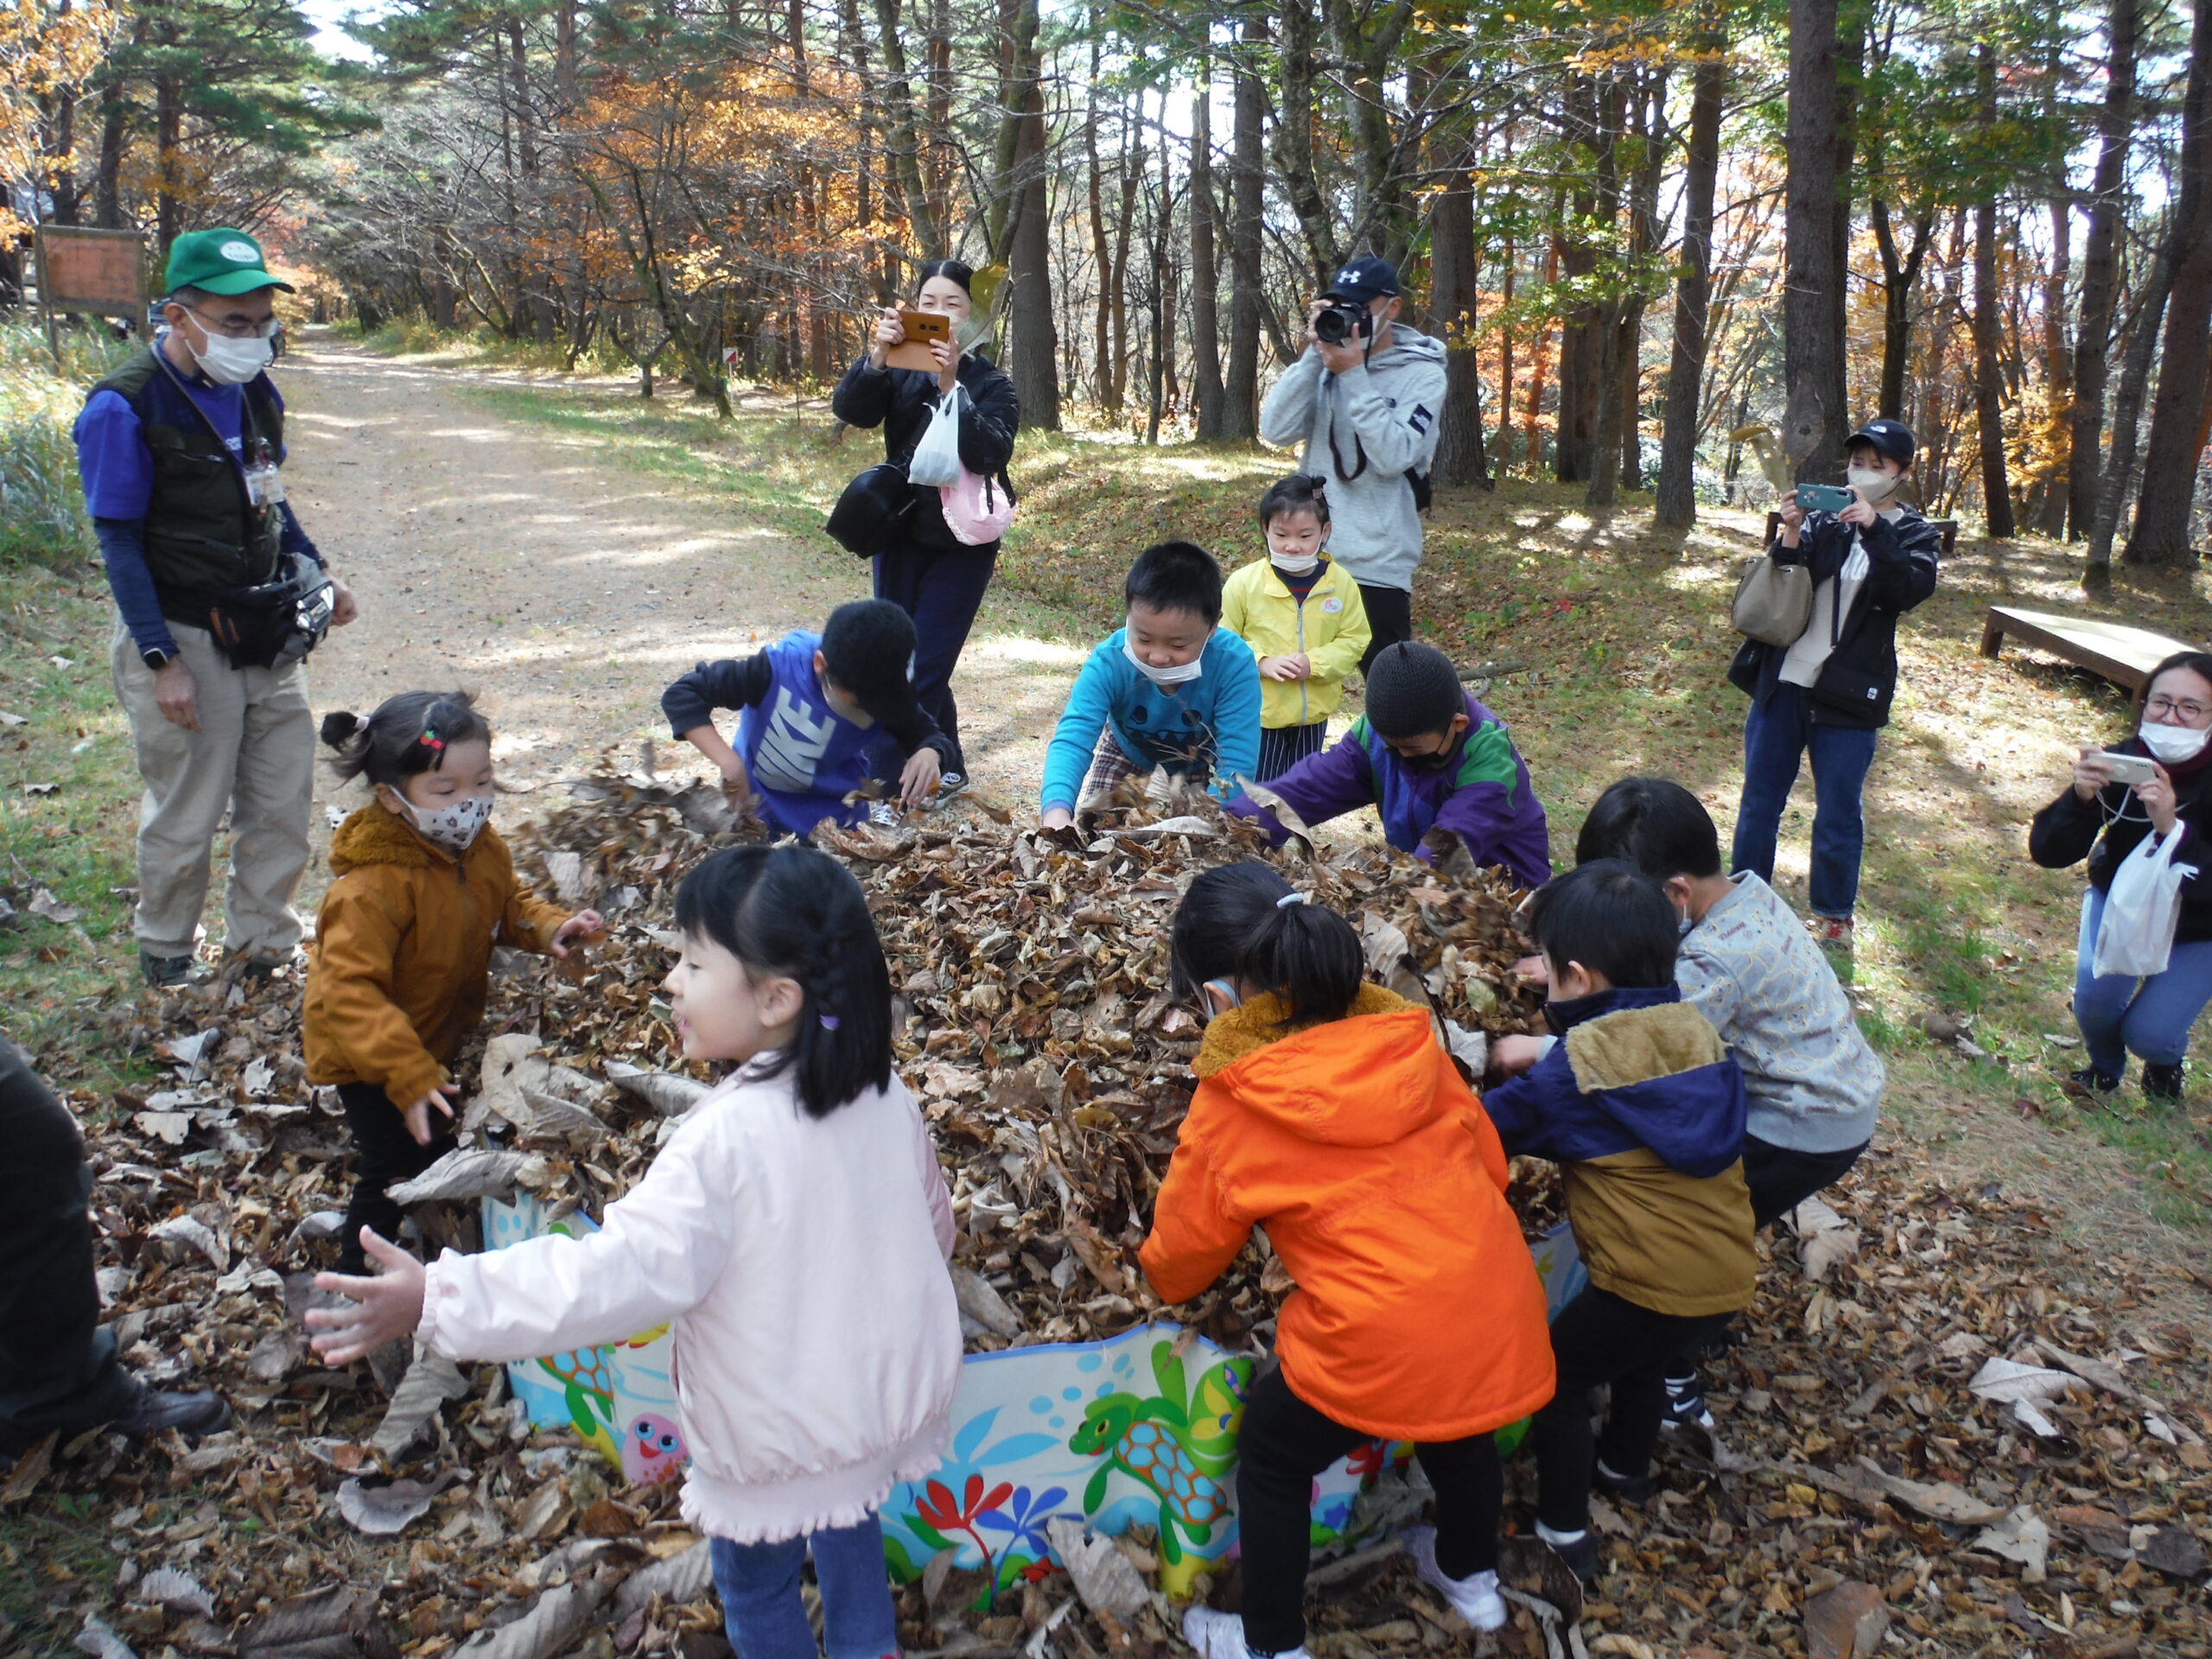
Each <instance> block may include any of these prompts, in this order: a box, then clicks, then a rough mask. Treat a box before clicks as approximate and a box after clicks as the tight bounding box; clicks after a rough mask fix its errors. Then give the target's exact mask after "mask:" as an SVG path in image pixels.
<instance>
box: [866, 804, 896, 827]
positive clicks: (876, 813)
mask: <svg viewBox="0 0 2212 1659" xmlns="http://www.w3.org/2000/svg"><path fill="white" fill-rule="evenodd" d="M868 822H869V823H872V824H874V825H875V827H876V828H877V829H897V828H898V827H899V806H898V803H896V802H895V801H873V802H871V803H869V804H868Z"/></svg>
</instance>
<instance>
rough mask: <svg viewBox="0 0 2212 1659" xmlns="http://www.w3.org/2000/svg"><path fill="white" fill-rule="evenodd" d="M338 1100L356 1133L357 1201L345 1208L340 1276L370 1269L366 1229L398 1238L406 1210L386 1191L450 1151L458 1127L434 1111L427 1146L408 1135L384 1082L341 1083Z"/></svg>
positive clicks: (383, 1236) (339, 1263)
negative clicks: (363, 1244) (363, 1249)
mask: <svg viewBox="0 0 2212 1659" xmlns="http://www.w3.org/2000/svg"><path fill="white" fill-rule="evenodd" d="M338 1100H339V1103H340V1105H342V1106H343V1107H345V1109H346V1127H347V1128H350V1129H352V1130H353V1200H352V1201H351V1202H350V1203H348V1204H347V1205H346V1229H345V1233H344V1236H343V1237H342V1239H341V1240H340V1245H339V1251H338V1268H339V1271H340V1272H341V1273H353V1274H359V1273H362V1272H365V1271H366V1268H367V1261H366V1258H365V1257H364V1256H363V1255H362V1254H361V1229H362V1228H364V1227H373V1228H375V1229H376V1230H377V1234H378V1236H379V1237H381V1238H387V1239H391V1238H397V1236H399V1224H400V1221H401V1220H402V1218H403V1216H404V1212H403V1211H401V1209H400V1207H399V1206H398V1205H396V1204H394V1203H393V1202H392V1201H391V1199H390V1198H386V1197H385V1192H384V1190H385V1188H386V1187H387V1186H390V1185H391V1184H392V1183H393V1182H394V1181H404V1180H409V1179H412V1178H413V1177H415V1176H417V1175H420V1174H421V1173H423V1171H424V1170H426V1169H428V1168H429V1166H431V1165H432V1164H435V1162H437V1160H439V1159H441V1158H442V1157H443V1156H445V1154H448V1152H451V1151H452V1150H453V1128H452V1125H451V1124H450V1123H448V1122H447V1120H446V1119H445V1118H443V1117H441V1116H439V1115H438V1114H437V1113H436V1112H435V1111H433V1112H432V1113H431V1114H430V1122H431V1125H432V1128H433V1133H432V1135H431V1136H430V1144H429V1146H427V1147H426V1146H424V1145H423V1144H422V1143H421V1142H420V1141H416V1138H415V1137H414V1136H413V1135H410V1134H408V1133H407V1120H406V1119H405V1118H404V1117H402V1116H400V1115H399V1108H397V1106H395V1105H393V1104H392V1103H391V1096H389V1095H387V1094H385V1091H384V1088H383V1086H382V1085H381V1084H373V1083H341V1084H339V1085H338Z"/></svg>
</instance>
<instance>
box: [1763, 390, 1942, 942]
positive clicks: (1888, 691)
mask: <svg viewBox="0 0 2212 1659" xmlns="http://www.w3.org/2000/svg"><path fill="white" fill-rule="evenodd" d="M1912 456H1913V439H1912V433H1911V431H1910V429H1908V428H1907V427H1906V426H1905V424H1904V423H1903V422H1902V421H1891V420H1877V421H1869V422H1867V423H1866V425H1864V426H1862V427H1860V428H1859V430H1857V431H1856V432H1854V433H1853V434H1852V435H1851V437H1850V439H1849V441H1848V442H1847V443H1846V445H1845V447H1844V458H1845V463H1846V468H1847V470H1846V472H1845V474H1844V476H1845V477H1846V478H1847V480H1849V481H1850V485H1851V492H1852V503H1851V505H1849V506H1847V507H1846V508H1844V509H1843V511H1842V512H1806V511H1805V510H1804V509H1803V508H1802V507H1800V506H1799V505H1797V498H1796V493H1794V492H1793V493H1789V494H1785V495H1784V496H1783V498H1782V499H1781V501H1780V502H1779V503H1778V504H1777V512H1779V514H1780V516H1781V518H1782V534H1781V537H1780V538H1779V539H1778V540H1777V542H1776V543H1775V545H1774V546H1773V547H1772V548H1771V549H1770V552H1771V553H1772V554H1773V556H1774V557H1775V558H1776V559H1777V560H1778V561H1779V562H1780V563H1783V564H1802V565H1806V566H1808V567H1809V568H1810V569H1811V570H1812V573H1813V581H1814V584H1815V586H1814V588H1813V615H1812V620H1811V621H1809V622H1808V624H1807V625H1806V627H1805V632H1803V633H1802V635H1800V636H1799V638H1798V639H1797V641H1796V644H1794V645H1768V644H1766V643H1764V641H1761V640H1758V639H1746V640H1745V641H1744V644H1743V647H1742V649H1740V650H1739V651H1738V652H1737V653H1736V660H1735V661H1734V662H1732V663H1731V664H1729V666H1728V678H1729V681H1730V683H1732V684H1733V685H1735V686H1736V687H1737V688H1738V690H1742V691H1745V692H1748V693H1749V694H1750V696H1751V713H1750V714H1749V715H1747V716H1746V717H1745V721H1744V797H1743V801H1742V803H1741V804H1740V805H1738V808H1737V810H1736V843H1735V848H1734V851H1733V855H1732V864H1733V866H1734V868H1737V869H1738V870H1754V871H1756V872H1758V877H1759V879H1760V880H1763V881H1767V882H1771V881H1772V880H1774V849H1775V839H1776V836H1777V834H1778V833H1779V832H1780V829H1781V827H1782V811H1783V807H1785V806H1786V805H1788V804H1789V791H1790V790H1791V788H1792V787H1793V786H1794V785H1796V781H1797V769H1798V766H1799V763H1800V761H1801V760H1802V759H1803V758H1804V757H1805V756H1807V755H1809V756H1810V757H1811V759H1812V763H1813V861H1812V880H1811V881H1810V883H1809V893H1808V897H1809V898H1810V899H1811V901H1812V908H1813V931H1814V935H1815V938H1818V939H1819V940H1820V942H1821V944H1822V945H1823V946H1825V947H1827V949H1829V950H1833V951H1835V952H1837V953H1839V954H1843V955H1847V954H1848V953H1849V951H1850V950H1851V928H1852V912H1853V908H1854V907H1855V906H1856V905H1857V903H1858V899H1859V856H1860V854H1861V853H1862V852H1863V851H1864V849H1865V847H1866V814H1865V810H1864V809H1863V807H1862V804H1861V799H1860V798H1861V796H1862V794H1863V792H1864V791H1865V788H1866V769H1867V767H1868V766H1871V765H1872V763H1873V760H1874V734H1875V733H1876V732H1877V731H1878V730H1879V729H1880V728H1882V727H1884V726H1885V725H1887V724H1888V723H1889V719H1890V699H1891V697H1892V696H1894V695H1895V694H1896V691H1897V618H1898V617H1900V616H1902V615H1903V614H1904V613H1905V612H1907V611H1909V610H1910V609H1911V608H1912V607H1914V606H1916V605H1917V604H1919V603H1920V601H1923V599H1926V598H1927V597H1928V596H1929V594H1932V593H1934V592H1935V591H1936V560H1937V556H1938V555H1939V554H1940V553H1941V552H1942V546H1943V538H1942V535H1941V534H1939V533H1938V532H1937V531H1936V527H1935V526H1934V525H1933V524H1929V522H1928V521H1927V520H1926V519H1925V518H1922V517H1921V516H1920V515H1919V514H1918V513H1917V512H1914V511H1913V510H1912V509H1911V508H1910V507H1908V506H1904V505H1899V503H1898V502H1897V491H1898V489H1899V488H1900V487H1901V486H1903V484H1904V480H1905V474H1907V473H1909V472H1910V471H1911V469H1912Z"/></svg>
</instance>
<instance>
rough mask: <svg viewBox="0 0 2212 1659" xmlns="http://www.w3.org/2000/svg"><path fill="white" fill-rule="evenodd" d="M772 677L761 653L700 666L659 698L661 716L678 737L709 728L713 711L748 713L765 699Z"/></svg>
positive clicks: (766, 659)
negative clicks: (732, 710)
mask: <svg viewBox="0 0 2212 1659" xmlns="http://www.w3.org/2000/svg"><path fill="white" fill-rule="evenodd" d="M772 683H774V676H773V674H772V673H771V672H770V671H769V667H768V658H767V656H766V653H765V652H764V653H762V654H761V655H760V656H757V657H744V658H735V657H725V658H722V659H721V661H720V662H718V663H700V664H696V665H695V666H694V667H693V669H692V670H691V671H690V673H689V674H686V675H685V676H684V677H683V678H682V679H680V680H678V681H677V682H676V683H675V684H673V685H671V686H670V687H669V688H668V690H665V691H664V692H662V693H661V694H660V708H661V712H662V713H663V714H664V715H667V716H668V723H669V726H670V728H671V729H672V730H673V731H674V732H675V734H676V735H677V736H678V737H681V736H683V734H684V733H686V732H689V731H693V730H696V728H699V727H702V726H711V725H712V724H713V723H714V719H715V709H750V708H751V707H752V706H753V704H754V703H756V702H760V699H761V698H763V697H765V696H767V695H768V688H769V686H770V685H771V684H772Z"/></svg>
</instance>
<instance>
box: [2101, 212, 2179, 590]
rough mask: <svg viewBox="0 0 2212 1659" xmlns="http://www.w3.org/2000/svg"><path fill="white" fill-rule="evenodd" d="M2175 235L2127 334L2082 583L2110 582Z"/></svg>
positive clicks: (2159, 257) (2164, 245) (2160, 255)
mask: <svg viewBox="0 0 2212 1659" xmlns="http://www.w3.org/2000/svg"><path fill="white" fill-rule="evenodd" d="M2172 283H2173V262H2172V259H2171V238H2167V237H2161V238H2159V243H2158V252H2157V253H2156V254H2155V255H2154V256H2153V257H2152V261H2151V272H2150V275H2149V276H2148V277H2145V279H2144V283H2143V297H2142V298H2141V299H2140V300H2139V301H2138V302H2136V308H2135V321H2134V323H2133V327H2131V329H2130V331H2129V334H2128V337H2127V356H2126V359H2124V360H2123V361H2122V362H2121V364H2120V385H2119V386H2118V387H2117V388H2115V390H2114V391H2113V405H2112V454H2111V455H2110V456H2109V457H2107V460H2106V461H2105V467H2104V474H2103V476H2102V477H2101V479H2099V480H2098V482H2097V506H2096V512H2094V514H2093V515H2092V516H2091V518H2090V520H2089V547H2088V553H2087V554H2086V555H2085V556H2084V557H2083V561H2082V564H2083V569H2082V584H2083V586H2085V587H2094V586H2096V585H2098V584H2100V583H2102V582H2107V581H2108V580H2110V578H2111V574H2112V573H2111V569H2110V566H2111V564H2112V543H2113V537H2114V536H2115V535H2117V534H2118V533H2119V531H2120V509H2121V508H2122V506H2124V505H2126V500H2127V486H2128V483H2129V480H2130V479H2131V478H2132V477H2133V474H2134V471H2135V432H2136V426H2137V423H2138V422H2139V420H2140V419H2141V417H2142V413H2143V398H2144V395H2145V391H2147V389H2148V388H2149V386H2150V383H2151V359H2152V356H2153V355H2154V354H2155V353H2157V351H2158V322H2159V319H2160V318H2161V317H2163V316H2164V315H2165V309H2166V295H2167V292H2168V290H2169V289H2171V286H2172Z"/></svg>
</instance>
